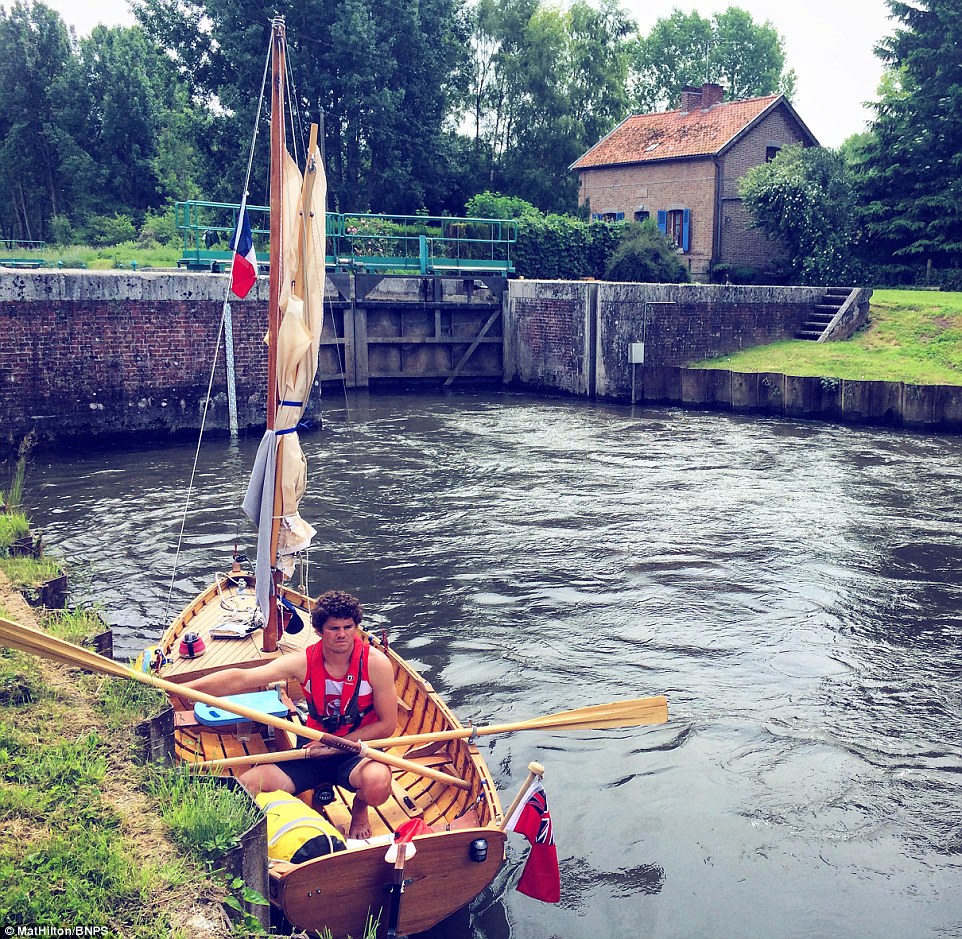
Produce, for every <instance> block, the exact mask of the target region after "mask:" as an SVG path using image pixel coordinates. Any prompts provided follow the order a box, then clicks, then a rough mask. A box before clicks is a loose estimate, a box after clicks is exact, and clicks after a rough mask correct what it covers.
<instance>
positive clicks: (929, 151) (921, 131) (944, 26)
mask: <svg viewBox="0 0 962 939" xmlns="http://www.w3.org/2000/svg"><path fill="white" fill-rule="evenodd" d="M886 2H887V4H888V7H889V9H890V10H891V11H892V17H893V18H894V19H895V20H897V21H899V22H900V23H901V24H902V25H901V26H900V28H898V29H897V30H896V31H895V32H894V34H893V35H892V36H890V37H889V38H888V39H886V40H884V41H883V42H881V43H880V44H879V45H878V47H877V48H876V53H877V54H878V55H879V56H880V57H881V58H882V59H883V60H884V61H885V62H886V63H887V65H888V70H887V73H886V76H885V80H884V81H883V84H882V87H881V88H880V98H879V100H878V102H876V104H875V106H874V107H875V119H874V121H873V122H872V126H871V131H872V137H871V139H870V140H869V141H868V142H867V144H866V146H865V148H864V150H863V153H862V155H861V159H860V161H859V163H858V166H857V176H858V187H859V193H860V201H861V202H862V204H863V206H864V208H863V216H862V217H863V224H864V229H865V242H864V246H863V253H864V255H865V257H866V258H867V259H868V260H871V261H873V262H877V263H892V262H898V261H901V262H902V263H906V262H911V261H913V260H915V261H919V262H921V261H925V260H929V259H931V260H932V262H933V263H934V264H935V265H936V266H938V265H942V266H950V265H955V266H957V265H959V263H960V253H962V147H960V141H962V21H960V19H959V8H958V3H957V2H955V0H917V2H915V0H913V3H912V4H908V3H903V2H901V0H886Z"/></svg>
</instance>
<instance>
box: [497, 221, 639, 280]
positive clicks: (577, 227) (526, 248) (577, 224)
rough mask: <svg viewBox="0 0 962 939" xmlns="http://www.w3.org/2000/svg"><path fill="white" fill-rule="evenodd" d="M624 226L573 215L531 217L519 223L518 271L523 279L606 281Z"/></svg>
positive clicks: (516, 255)
mask: <svg viewBox="0 0 962 939" xmlns="http://www.w3.org/2000/svg"><path fill="white" fill-rule="evenodd" d="M623 228H624V225H621V224H611V223H609V222H583V221H581V220H580V219H577V218H574V217H572V216H570V215H546V216H542V217H540V218H539V217H533V216H528V217H525V218H523V219H521V220H520V221H519V223H518V242H517V244H516V245H515V249H514V258H515V267H516V269H517V272H518V274H519V275H520V276H522V277H539V278H545V279H552V280H566V279H576V278H579V277H598V278H600V277H603V276H604V273H605V267H606V266H607V263H608V258H609V256H610V255H611V253H612V252H613V251H614V250H615V248H616V247H617V246H618V242H619V241H620V239H621V231H622V229H623Z"/></svg>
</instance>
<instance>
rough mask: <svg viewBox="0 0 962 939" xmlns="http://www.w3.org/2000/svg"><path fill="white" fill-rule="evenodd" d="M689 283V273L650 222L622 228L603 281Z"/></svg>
mask: <svg viewBox="0 0 962 939" xmlns="http://www.w3.org/2000/svg"><path fill="white" fill-rule="evenodd" d="M690 279H691V278H690V276H689V274H688V269H687V268H686V267H685V265H684V264H682V262H681V261H680V260H679V259H678V255H677V254H676V253H675V251H674V249H673V248H672V247H671V245H669V244H668V241H667V240H666V239H665V236H664V235H663V234H662V233H661V232H660V231H659V230H658V227H657V226H656V225H655V223H654V222H652V221H651V220H650V219H649V220H648V221H645V222H641V223H640V224H631V225H626V226H624V230H623V232H622V240H621V244H620V245H619V246H618V247H617V248H616V249H615V251H614V253H613V254H612V255H611V258H610V260H609V261H608V265H607V267H606V269H605V280H618V281H633V282H635V283H645V284H681V283H687V282H688V281H689V280H690Z"/></svg>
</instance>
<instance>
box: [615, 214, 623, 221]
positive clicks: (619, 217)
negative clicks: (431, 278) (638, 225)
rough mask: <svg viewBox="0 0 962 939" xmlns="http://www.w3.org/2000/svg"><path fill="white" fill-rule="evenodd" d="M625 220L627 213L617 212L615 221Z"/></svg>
mask: <svg viewBox="0 0 962 939" xmlns="http://www.w3.org/2000/svg"><path fill="white" fill-rule="evenodd" d="M624 220H625V213H624V212H615V221H616V222H623V221H624Z"/></svg>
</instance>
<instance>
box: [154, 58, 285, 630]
mask: <svg viewBox="0 0 962 939" xmlns="http://www.w3.org/2000/svg"><path fill="white" fill-rule="evenodd" d="M270 62H271V48H270V45H268V49H267V58H266V60H265V62H264V74H263V76H262V77H261V93H260V98H259V99H258V101H257V116H256V117H255V119H254V133H253V136H252V137H251V146H250V154H249V156H248V158H247V176H246V177H245V179H244V192H243V196H242V198H241V207H240V211H239V212H238V216H237V222H238V223H237V229H236V234H235V237H234V243H233V244H232V245H231V248H232V249H233V250H236V248H237V239H238V238H239V237H240V228H241V226H240V220H241V217H242V215H243V213H244V210H245V208H246V206H247V195H248V187H249V186H250V181H251V173H252V172H253V166H254V148H255V147H256V145H257V130H258V127H259V126H260V121H261V111H262V109H263V106H264V89H265V88H266V87H267V76H268V73H269V70H270ZM229 295H230V281H228V282H227V283H226V284H225V285H224V307H223V308H222V311H221V318H220V328H219V329H218V331H217V341H216V343H215V344H214V360H213V363H212V365H211V370H210V378H209V380H208V382H207V396H206V398H205V400H204V410H203V413H202V414H201V419H200V431H199V433H198V435H197V449H196V451H195V453H194V464H193V466H192V467H191V471H190V481H189V482H188V484H187V494H186V496H185V497H184V511H183V514H182V515H181V519H180V532H179V534H178V535H177V547H176V549H175V551H174V564H173V569H172V571H171V574H170V585H169V587H168V588H167V600H166V602H165V603H164V616H163V625H164V626H166V624H167V617H168V616H169V615H170V605H171V603H172V602H173V596H174V583H175V582H176V580H177V567H178V563H179V561H180V554H181V551H182V549H183V545H184V531H185V529H186V526H187V513H188V512H189V511H190V501H191V498H192V496H193V494H194V479H195V478H196V476H197V465H198V463H199V462H200V448H201V444H202V443H203V441H204V431H205V430H206V427H207V414H208V412H209V410H210V403H211V392H212V391H213V388H214V375H215V374H216V372H217V359H218V356H219V354H220V346H221V342H222V341H223V338H224V332H225V321H226V318H227V316H228V315H229V309H230V307H229V304H228V302H227V301H228V298H229Z"/></svg>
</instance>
